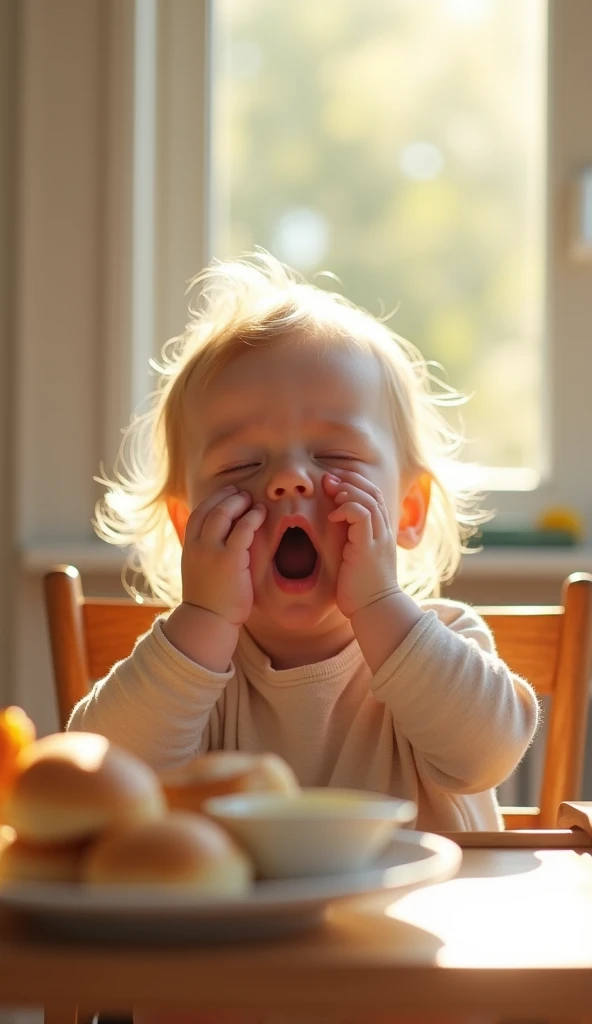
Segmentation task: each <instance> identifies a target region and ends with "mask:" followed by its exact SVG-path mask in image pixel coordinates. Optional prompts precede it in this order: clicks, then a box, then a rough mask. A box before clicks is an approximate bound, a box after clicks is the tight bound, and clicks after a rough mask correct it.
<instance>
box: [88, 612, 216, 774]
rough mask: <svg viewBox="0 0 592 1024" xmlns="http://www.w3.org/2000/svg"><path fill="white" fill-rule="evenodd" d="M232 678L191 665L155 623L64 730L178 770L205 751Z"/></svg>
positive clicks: (159, 767) (100, 684)
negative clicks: (212, 721)
mask: <svg viewBox="0 0 592 1024" xmlns="http://www.w3.org/2000/svg"><path fill="white" fill-rule="evenodd" d="M232 674H233V672H232V670H230V671H229V672H227V673H224V674H216V673H214V672H208V671H207V670H206V669H203V668H202V667H201V666H200V665H196V664H195V663H194V662H192V661H190V660H189V659H188V658H186V657H185V656H184V655H183V654H181V653H180V651H178V650H177V649H176V648H175V647H173V646H172V644H170V643H169V641H168V640H167V638H166V637H165V635H164V633H163V630H162V627H161V624H160V621H159V620H157V621H156V622H155V624H154V626H153V628H152V629H151V631H150V632H149V633H147V634H146V635H145V636H143V637H141V638H140V639H139V640H138V642H137V644H136V646H135V648H134V650H133V652H132V654H131V655H130V656H129V657H128V658H126V659H125V660H124V661H121V662H119V663H118V664H117V665H115V666H114V667H113V668H112V669H111V671H110V673H109V675H108V676H106V677H105V679H103V680H100V681H99V682H98V683H96V684H95V685H94V687H93V689H92V690H91V691H90V693H89V694H88V695H87V696H86V697H84V699H83V700H81V701H80V702H79V703H78V704H77V705H76V707H75V708H74V710H73V712H72V715H71V718H70V721H69V722H68V729H73V730H76V731H78V732H80V731H86V732H98V733H101V734H102V735H104V736H106V737H107V738H108V739H109V740H111V742H113V743H117V744H119V745H120V746H122V747H125V748H126V749H127V750H129V751H131V752H132V753H134V754H136V755H137V756H138V757H141V758H142V759H143V760H145V761H147V762H148V764H150V765H151V766H152V767H153V768H155V769H156V770H164V769H167V768H174V767H178V766H180V765H182V764H184V763H185V762H187V761H188V760H190V759H191V758H192V757H193V756H194V755H195V754H196V753H198V752H199V751H200V750H201V749H203V748H204V745H207V732H208V727H209V722H210V718H211V716H212V715H213V714H216V713H217V702H218V701H219V699H220V698H221V695H222V694H223V693H224V689H225V686H226V684H227V682H228V680H229V679H230V678H231V677H232Z"/></svg>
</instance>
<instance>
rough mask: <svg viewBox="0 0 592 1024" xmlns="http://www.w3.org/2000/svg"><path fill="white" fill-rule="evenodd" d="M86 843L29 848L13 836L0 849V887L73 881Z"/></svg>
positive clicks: (77, 872) (77, 877)
mask: <svg viewBox="0 0 592 1024" xmlns="http://www.w3.org/2000/svg"><path fill="white" fill-rule="evenodd" d="M87 851H88V843H64V844H61V845H58V846H48V845H43V846H33V845H32V844H30V843H25V842H23V840H22V839H18V838H17V836H16V833H13V838H12V840H10V841H9V842H7V843H5V844H4V845H3V847H2V849H1V850H0V884H2V883H4V882H77V881H78V879H79V875H80V865H81V862H82V858H83V856H84V854H85V853H86V852H87Z"/></svg>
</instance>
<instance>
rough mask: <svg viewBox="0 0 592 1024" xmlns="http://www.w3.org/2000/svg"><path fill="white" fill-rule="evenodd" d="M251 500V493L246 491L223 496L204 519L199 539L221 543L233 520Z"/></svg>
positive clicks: (230, 528)
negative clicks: (226, 496)
mask: <svg viewBox="0 0 592 1024" xmlns="http://www.w3.org/2000/svg"><path fill="white" fill-rule="evenodd" d="M251 501H252V498H251V495H250V494H247V492H246V491H240V492H239V493H238V494H237V493H235V494H231V495H230V496H229V497H228V498H224V500H223V501H221V502H220V504H219V505H215V506H214V508H213V509H212V510H211V511H210V512H208V514H207V516H206V518H205V519H204V524H203V526H202V530H201V539H202V540H204V541H205V542H206V543H207V544H223V543H224V541H225V540H226V539H227V537H228V536H229V534H230V532H231V530H232V527H233V524H234V521H235V520H236V519H238V517H239V516H242V515H243V513H244V512H245V511H246V509H248V507H249V505H250V504H251Z"/></svg>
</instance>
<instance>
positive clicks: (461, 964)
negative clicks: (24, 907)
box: [0, 831, 592, 1024]
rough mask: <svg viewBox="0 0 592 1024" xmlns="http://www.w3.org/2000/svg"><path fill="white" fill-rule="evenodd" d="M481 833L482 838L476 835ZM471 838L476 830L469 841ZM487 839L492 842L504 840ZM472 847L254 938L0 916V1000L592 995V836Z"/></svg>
mask: <svg viewBox="0 0 592 1024" xmlns="http://www.w3.org/2000/svg"><path fill="white" fill-rule="evenodd" d="M476 841H479V842H481V843H483V842H487V837H485V836H483V835H482V834H481V835H480V836H479V839H478V840H476ZM468 842H471V839H470V838H469V839H468ZM499 842H500V840H499V837H495V836H492V837H491V843H499ZM501 842H502V843H503V844H504V845H502V846H501V847H498V848H496V847H494V846H493V845H488V846H483V845H481V846H480V847H474V848H466V849H464V851H463V866H462V869H461V871H460V874H459V875H458V876H457V877H456V878H454V879H452V880H450V881H448V882H445V883H442V884H440V885H437V886H430V887H428V888H425V889H422V890H418V891H417V892H414V893H410V894H408V895H407V896H404V897H402V898H401V899H400V900H399V901H397V902H393V901H392V898H389V896H388V895H386V896H385V895H381V896H380V897H379V898H377V897H372V898H369V897H367V898H360V899H357V900H355V901H349V902H344V903H342V904H334V905H333V907H332V908H331V909H330V911H329V913H328V914H327V918H326V921H325V923H324V925H323V926H322V927H320V928H319V929H317V930H316V931H313V932H309V933H307V934H306V935H302V936H299V937H298V938H290V939H283V940H276V941H274V942H265V943H258V944H250V945H242V946H239V945H235V946H226V947H218V948H215V947H207V948H203V947H201V948H200V947H195V948H190V949H188V948H187V947H184V948H183V947H181V948H177V949H175V948H170V947H169V948H157V949H155V948H149V949H141V948H129V947H126V948H117V949H113V948H107V947H105V946H86V947H85V946H82V945H80V944H68V943H56V942H55V941H49V940H44V939H42V938H40V937H38V936H36V935H35V934H33V933H31V932H30V931H28V930H27V928H26V927H25V926H24V925H23V924H22V923H21V922H19V921H18V920H17V919H15V918H12V917H11V916H4V917H2V918H0V1006H1V1007H9V1006H14V1007H16V1006H45V1007H46V1018H47V1020H49V1021H51V1022H52V1024H54V1022H58V1021H59V1022H60V1024H61V1022H62V1021H72V1020H73V1016H74V1015H73V1012H72V1011H73V1007H74V1005H76V1004H78V1006H80V1007H81V1008H83V1009H84V1010H85V1011H88V1010H92V1009H95V1008H96V1007H100V1008H101V1009H102V1010H103V1011H104V1012H112V1013H117V1012H120V1013H121V1012H126V1011H127V1012H129V1008H130V1007H131V1006H132V1005H134V1004H135V1003H138V1002H142V1003H144V1004H153V1003H162V1004H170V1005H175V1006H178V1007H181V1006H182V1005H183V1006H184V1007H187V1006H188V1005H192V1006H194V1007H200V1008H206V1007H207V1008H214V1007H217V1008H222V1007H223V1008H230V1007H240V1006H242V1007H250V1008H254V1009H257V1010H260V1011H261V1010H265V1011H268V1010H273V1009H283V1010H288V1009H290V1010H294V1011H296V1010H299V1011H302V1012H304V1011H306V1010H310V1011H311V1013H312V1011H314V1010H316V1011H320V1010H322V1011H325V1012H328V1011H335V1012H336V1013H344V1015H345V1016H346V1017H347V1019H348V1020H353V1019H356V1017H357V1016H359V1017H362V1016H363V1014H364V1013H367V1012H369V1011H376V1012H379V1011H389V1012H391V1013H395V1014H401V1015H405V1016H407V1017H409V1016H411V1015H415V1014H418V1015H420V1016H423V1017H424V1018H425V1017H427V1016H430V1015H431V1014H436V1015H437V1016H438V1017H439V1018H440V1019H441V1018H442V1017H446V1016H449V1015H456V1014H459V1013H462V1014H467V1013H469V1014H472V1013H486V1014H489V1015H492V1014H495V1015H500V1014H503V1015H504V1016H506V1017H508V1016H511V1017H512V1018H514V1019H516V1018H519V1017H530V1018H533V1017H535V1016H536V1017H539V1018H540V1017H541V1016H542V1017H544V1018H545V1019H551V1018H557V1019H559V1018H561V1019H562V1020H565V1019H566V1018H574V1017H577V1016H583V1015H585V1014H586V1013H588V1012H589V1007H590V1005H591V1003H592V838H591V837H590V836H589V835H587V834H586V833H584V832H578V831H576V832H571V833H570V832H561V833H560V832H557V833H546V834H545V833H542V834H540V835H538V834H537V835H536V836H534V838H533V837H532V836H531V837H526V838H522V839H521V840H519V842H520V845H517V846H516V845H515V842H518V840H516V841H513V840H512V839H511V837H508V834H506V835H505V836H504V837H503V839H502V840H501Z"/></svg>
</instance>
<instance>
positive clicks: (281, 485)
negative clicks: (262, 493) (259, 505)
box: [267, 464, 314, 499]
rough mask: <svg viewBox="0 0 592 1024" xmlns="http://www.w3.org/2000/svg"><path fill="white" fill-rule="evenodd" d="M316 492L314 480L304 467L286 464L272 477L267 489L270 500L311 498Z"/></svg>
mask: <svg viewBox="0 0 592 1024" xmlns="http://www.w3.org/2000/svg"><path fill="white" fill-rule="evenodd" d="M313 492H314V484H313V482H312V478H311V476H310V474H309V473H308V471H307V470H306V468H305V467H304V466H298V465H296V464H284V465H283V466H281V467H279V468H278V469H277V470H276V471H275V472H274V473H273V474H272V476H271V479H270V481H269V484H268V487H267V496H268V498H272V499H273V498H276V499H277V498H285V497H290V496H294V495H300V496H302V497H311V495H312V494H313Z"/></svg>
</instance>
